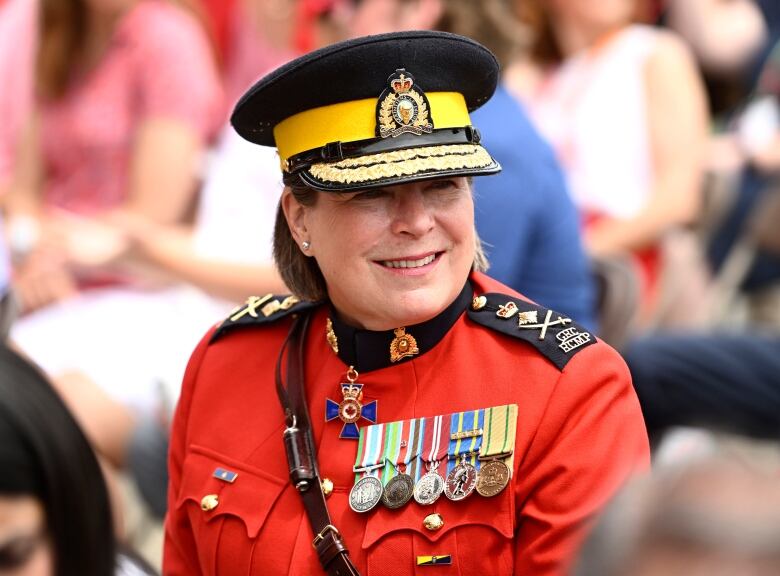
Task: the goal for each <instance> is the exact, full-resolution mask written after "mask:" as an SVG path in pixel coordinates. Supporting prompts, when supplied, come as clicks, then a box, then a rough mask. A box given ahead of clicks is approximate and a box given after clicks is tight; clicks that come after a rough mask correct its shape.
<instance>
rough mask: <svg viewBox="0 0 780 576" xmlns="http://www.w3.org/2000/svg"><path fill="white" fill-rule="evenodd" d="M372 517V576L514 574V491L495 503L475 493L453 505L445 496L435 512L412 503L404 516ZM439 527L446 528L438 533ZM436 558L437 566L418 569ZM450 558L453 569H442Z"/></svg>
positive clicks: (384, 512)
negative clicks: (443, 562) (442, 562)
mask: <svg viewBox="0 0 780 576" xmlns="http://www.w3.org/2000/svg"><path fill="white" fill-rule="evenodd" d="M371 514H372V516H371V517H370V518H369V519H368V523H367V526H366V534H365V537H364V539H363V548H364V549H365V550H366V554H367V558H368V574H369V576H377V575H385V574H387V575H390V574H397V573H403V574H408V573H413V574H427V575H429V576H444V575H456V574H457V575H460V576H471V575H477V574H480V575H482V574H511V573H512V568H513V554H514V549H513V548H514V547H513V541H514V503H513V498H512V490H511V486H510V487H507V488H506V489H505V490H503V491H502V492H501V493H499V494H498V495H496V496H494V497H492V498H483V497H482V496H479V495H478V494H476V493H474V494H472V495H471V496H469V497H468V498H466V499H465V500H461V501H460V502H452V501H450V500H448V499H446V498H445V497H444V496H443V495H442V496H441V497H440V498H439V499H438V500H437V501H436V502H435V503H434V504H433V505H431V506H420V505H418V504H417V503H416V502H414V501H412V502H410V503H409V504H407V505H406V506H404V508H402V509H401V510H390V509H387V508H379V509H378V510H376V511H374V512H372V513H371ZM435 515H438V516H435ZM426 520H427V521H426ZM439 521H441V526H440V527H439V528H435V527H436V526H437V525H438V524H439ZM433 556H435V557H436V558H437V561H436V562H437V563H436V564H433V565H431V564H429V566H430V567H428V566H424V565H418V561H419V560H423V561H425V560H427V559H428V558H429V557H433ZM446 556H450V561H451V563H450V564H449V565H447V564H439V563H438V562H440V561H441V560H440V558H441V557H446ZM400 563H408V564H409V566H400V565H399V564H400ZM410 568H411V569H410ZM399 571H400V572H399Z"/></svg>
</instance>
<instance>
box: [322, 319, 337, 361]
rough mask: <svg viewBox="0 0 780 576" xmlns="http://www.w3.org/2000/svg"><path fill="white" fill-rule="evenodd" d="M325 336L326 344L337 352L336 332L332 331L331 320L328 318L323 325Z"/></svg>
mask: <svg viewBox="0 0 780 576" xmlns="http://www.w3.org/2000/svg"><path fill="white" fill-rule="evenodd" d="M325 338H326V339H327V340H328V344H330V348H331V350H333V352H335V353H336V354H338V353H339V339H338V338H337V337H336V333H335V332H334V331H333V322H331V320H330V318H328V323H327V325H326V327H325Z"/></svg>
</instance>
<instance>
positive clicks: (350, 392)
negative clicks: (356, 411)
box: [341, 384, 363, 402]
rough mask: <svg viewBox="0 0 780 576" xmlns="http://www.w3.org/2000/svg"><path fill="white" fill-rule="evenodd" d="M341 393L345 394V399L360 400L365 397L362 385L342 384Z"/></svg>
mask: <svg viewBox="0 0 780 576" xmlns="http://www.w3.org/2000/svg"><path fill="white" fill-rule="evenodd" d="M341 393H342V394H343V395H344V400H357V401H358V402H360V401H361V400H362V399H363V387H362V386H355V385H354V384H349V385H342V387H341Z"/></svg>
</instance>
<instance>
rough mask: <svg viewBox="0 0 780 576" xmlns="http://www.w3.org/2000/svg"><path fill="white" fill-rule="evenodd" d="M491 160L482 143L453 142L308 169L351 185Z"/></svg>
mask: <svg viewBox="0 0 780 576" xmlns="http://www.w3.org/2000/svg"><path fill="white" fill-rule="evenodd" d="M493 163H494V161H493V158H491V157H490V154H488V153H487V150H485V149H484V148H483V147H482V146H477V145H474V144H452V145H446V146H425V147H420V148H407V149H404V150H394V151H392V152H380V153H378V154H370V155H367V156H360V157H357V158H347V159H345V160H341V161H339V162H332V163H322V164H314V165H312V166H311V167H310V168H309V169H308V172H309V173H310V174H311V175H312V176H313V177H315V178H316V179H318V180H320V181H323V182H338V183H341V184H351V183H355V182H372V181H375V180H383V179H385V178H397V177H399V176H413V175H415V174H424V173H426V172H433V171H436V172H438V171H446V170H459V169H468V168H484V167H486V166H490V165H491V164H493Z"/></svg>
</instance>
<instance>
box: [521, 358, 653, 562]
mask: <svg viewBox="0 0 780 576" xmlns="http://www.w3.org/2000/svg"><path fill="white" fill-rule="evenodd" d="M649 464H650V448H649V445H648V440H647V432H646V429H645V424H644V419H643V418H642V412H641V409H640V407H639V402H638V400H637V397H636V394H635V392H634V388H633V386H632V384H631V376H630V374H629V372H628V368H627V367H626V365H625V363H624V362H623V360H622V359H621V358H620V356H619V355H618V354H617V352H615V351H614V350H612V348H610V347H609V346H606V345H603V344H599V345H597V346H590V347H588V348H587V349H585V350H583V351H581V352H579V353H578V354H577V355H576V357H575V358H573V359H572V360H571V361H570V362H569V364H568V365H567V366H566V368H565V369H564V371H563V372H562V374H561V377H560V378H559V380H558V382H557V383H556V387H555V390H554V392H553V394H552V395H551V398H550V400H549V403H548V405H547V408H546V410H545V414H544V417H543V418H542V421H541V423H540V426H539V429H538V431H537V434H536V437H535V439H534V441H533V444H532V445H531V448H530V450H529V452H528V454H527V455H526V457H525V459H524V461H523V462H522V463H521V465H520V468H519V474H520V475H521V476H522V477H523V480H522V483H521V486H527V488H526V489H524V490H522V491H521V492H520V493H519V494H517V509H518V510H521V511H522V512H521V515H520V517H519V518H518V532H517V537H516V549H515V574H534V575H535V576H553V575H555V576H559V575H563V574H567V569H568V568H569V565H570V563H571V561H572V560H573V558H574V557H575V556H576V551H577V549H578V548H579V546H580V544H581V543H582V540H583V538H584V537H585V535H586V532H587V530H588V527H589V520H591V519H592V518H593V516H594V515H595V514H596V513H598V512H599V510H600V509H601V508H602V507H603V506H604V505H605V504H606V503H607V502H608V501H609V499H610V498H611V497H612V496H613V495H614V494H615V492H617V491H618V490H619V489H620V487H621V486H622V485H623V484H624V482H625V481H626V480H627V479H628V478H629V476H631V475H632V474H634V473H636V472H639V471H645V470H646V469H647V468H648V467H649Z"/></svg>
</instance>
